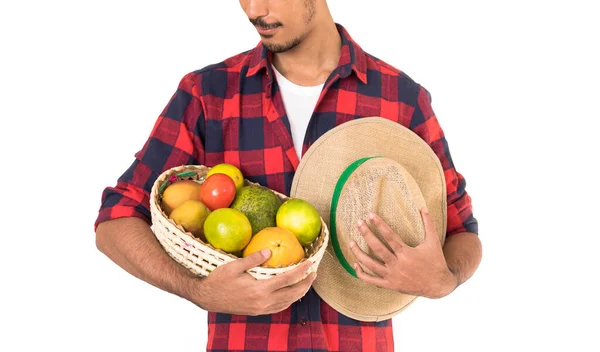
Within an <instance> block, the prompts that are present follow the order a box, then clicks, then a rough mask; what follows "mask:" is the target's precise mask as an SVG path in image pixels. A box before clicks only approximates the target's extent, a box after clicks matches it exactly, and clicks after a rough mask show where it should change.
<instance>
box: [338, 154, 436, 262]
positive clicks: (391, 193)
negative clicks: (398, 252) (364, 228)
mask: <svg viewBox="0 0 600 352" xmlns="http://www.w3.org/2000/svg"><path fill="white" fill-rule="evenodd" d="M423 207H425V199H424V198H423V195H422V193H421V190H420V189H419V186H418V185H417V182H416V181H415V180H414V178H413V177H412V176H411V175H410V173H409V172H408V171H407V170H406V169H405V168H404V167H402V166H401V165H400V164H399V163H397V162H395V161H394V160H391V159H388V158H383V157H382V158H371V159H369V160H367V161H365V162H364V163H362V164H361V165H360V166H358V168H356V170H354V171H353V172H352V174H351V175H350V176H349V177H348V179H347V180H346V182H345V184H344V187H343V189H342V191H341V193H340V195H339V200H338V202H337V209H336V212H335V216H336V226H337V228H336V230H335V231H336V236H337V240H338V242H339V244H340V249H341V252H342V253H343V256H344V258H345V260H346V261H347V262H348V263H349V264H350V265H351V266H352V265H353V264H354V262H355V258H354V255H353V254H352V252H351V250H350V245H349V244H350V240H354V241H355V242H356V244H357V245H358V246H359V247H360V248H361V249H362V250H363V251H364V252H365V253H367V254H368V255H370V256H371V257H373V258H375V259H378V260H379V259H380V258H378V257H377V256H376V255H375V254H374V253H373V252H372V250H371V249H370V248H369V245H368V244H367V242H366V240H365V239H364V237H363V236H362V235H361V233H360V231H359V230H358V226H357V225H356V222H357V220H358V219H363V220H366V221H367V224H368V225H370V226H369V227H370V228H371V230H372V231H373V233H374V234H375V235H376V236H377V237H378V238H379V239H380V240H381V242H382V243H384V244H385V245H387V242H386V241H385V239H384V238H383V237H382V235H381V234H380V233H379V231H378V230H377V228H376V227H375V226H373V225H371V224H370V223H369V221H368V219H367V215H368V214H369V213H374V214H377V215H378V216H379V217H381V219H382V220H383V221H384V222H385V223H386V224H387V225H388V226H389V227H390V228H391V229H392V231H393V232H394V234H396V235H397V236H399V237H400V238H401V239H402V241H404V242H405V243H406V244H407V245H409V246H412V247H414V246H416V245H418V244H419V243H421V242H422V241H423V239H424V238H425V230H424V227H423V222H422V220H421V215H420V209H421V208H423ZM365 269H366V268H365ZM367 272H368V271H367Z"/></svg>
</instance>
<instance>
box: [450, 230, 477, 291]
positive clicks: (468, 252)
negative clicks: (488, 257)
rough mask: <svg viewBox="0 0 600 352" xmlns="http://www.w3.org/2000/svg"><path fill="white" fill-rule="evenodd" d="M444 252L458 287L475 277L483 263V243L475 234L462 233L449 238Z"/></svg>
mask: <svg viewBox="0 0 600 352" xmlns="http://www.w3.org/2000/svg"><path fill="white" fill-rule="evenodd" d="M443 250H444V256H445V258H446V263H447V264H448V269H450V271H451V272H452V273H453V274H454V276H455V277H456V279H457V281H458V285H460V284H462V283H464V282H465V281H467V280H468V279H469V278H470V277H471V276H473V274H474V273H475V270H477V267H478V266H479V263H480V262H481V255H482V251H481V242H480V240H479V236H477V235H476V234H474V233H470V232H462V233H457V234H454V235H452V236H449V237H447V238H446V241H445V243H444V248H443Z"/></svg>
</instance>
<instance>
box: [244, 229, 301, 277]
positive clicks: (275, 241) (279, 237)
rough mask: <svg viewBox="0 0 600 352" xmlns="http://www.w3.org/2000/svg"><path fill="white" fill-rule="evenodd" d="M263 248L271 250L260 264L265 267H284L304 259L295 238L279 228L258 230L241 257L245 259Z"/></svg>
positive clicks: (287, 231) (289, 232) (290, 233)
mask: <svg viewBox="0 0 600 352" xmlns="http://www.w3.org/2000/svg"><path fill="white" fill-rule="evenodd" d="M265 248H268V249H270V250H271V257H270V258H269V260H267V261H266V262H265V263H263V264H262V266H265V267H270V268H276V267H280V266H282V267H285V266H289V265H292V264H296V263H298V262H299V261H301V260H302V258H304V249H303V248H302V246H301V245H300V242H298V239H297V238H296V236H294V234H293V233H292V232H291V231H289V230H286V229H282V228H280V227H267V228H265V229H262V230H260V231H259V232H258V233H257V234H256V235H254V237H252V240H250V243H249V244H248V246H247V247H246V248H245V249H244V253H243V256H244V257H247V256H249V255H250V254H252V253H254V252H258V251H261V250H263V249H265Z"/></svg>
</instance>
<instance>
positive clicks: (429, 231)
mask: <svg viewBox="0 0 600 352" xmlns="http://www.w3.org/2000/svg"><path fill="white" fill-rule="evenodd" d="M421 217H422V218H423V226H424V228H425V239H424V240H423V242H424V243H425V242H427V243H430V244H434V243H435V242H438V243H439V237H438V233H437V231H436V230H435V224H434V223H433V218H432V217H431V214H429V210H427V208H423V209H421Z"/></svg>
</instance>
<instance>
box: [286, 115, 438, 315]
mask: <svg viewBox="0 0 600 352" xmlns="http://www.w3.org/2000/svg"><path fill="white" fill-rule="evenodd" d="M370 156H383V157H386V158H388V159H391V160H394V161H396V162H398V163H399V164H401V165H402V166H403V167H404V168H405V169H406V170H407V171H408V172H409V173H410V174H411V176H412V177H413V178H414V179H415V181H416V182H417V184H418V185H419V188H420V190H421V192H422V194H423V197H424V199H425V203H426V205H427V208H428V210H429V213H430V214H431V217H432V219H433V221H434V225H435V228H436V230H437V232H438V235H439V238H440V241H441V243H442V244H443V242H444V240H445V237H446V236H445V235H446V221H447V218H446V212H447V200H446V198H447V196H446V182H445V177H444V170H443V168H442V165H441V164H440V161H439V158H438V157H437V156H436V155H435V153H434V152H433V150H432V149H431V148H430V147H429V145H427V143H425V141H424V140H423V139H421V138H420V137H419V136H418V135H417V134H415V133H414V132H413V131H411V130H410V129H408V128H406V127H404V126H402V125H400V124H398V123H396V122H393V121H390V120H387V119H384V118H381V117H364V118H360V119H357V120H352V121H349V122H346V123H343V124H341V125H339V126H337V127H335V128H333V129H331V130H329V131H328V132H326V133H325V134H323V135H322V136H321V137H320V138H319V139H318V140H317V141H315V143H314V144H313V145H312V146H311V147H310V148H309V149H308V151H307V152H306V153H305V155H304V156H303V158H302V159H301V161H300V164H299V166H298V168H297V170H296V174H295V176H294V180H293V183H292V187H291V191H290V196H291V197H294V198H301V199H304V200H307V201H308V202H310V203H311V204H312V205H313V206H315V208H316V209H317V211H318V212H319V214H320V215H321V216H322V217H323V219H324V220H325V222H326V223H327V225H328V226H330V219H329V217H330V207H331V199H332V194H333V191H334V187H335V184H336V182H337V181H338V179H339V177H340V176H341V174H342V173H343V172H344V170H345V169H346V168H347V166H348V165H350V164H351V163H352V162H354V161H355V160H357V159H360V158H364V157H370ZM356 220H358V219H356ZM313 288H314V289H315V291H316V292H317V294H319V296H320V297H321V298H322V299H323V300H324V301H325V302H326V303H327V304H329V305H330V306H331V307H332V308H334V309H335V310H337V311H338V312H340V313H342V314H344V315H345V316H348V317H350V318H353V319H356V320H360V321H381V320H386V319H389V318H391V317H393V316H395V315H397V314H398V313H400V312H401V311H403V310H404V309H405V308H406V307H407V306H408V305H410V304H411V303H412V302H414V300H415V299H416V297H415V296H411V295H406V294H403V293H400V292H396V291H392V290H389V289H384V288H379V287H376V286H373V285H370V284H367V283H365V282H363V281H362V280H360V279H358V278H355V277H353V276H352V275H350V274H349V273H348V272H347V271H346V270H345V269H344V268H343V267H342V265H341V264H340V263H339V261H338V259H337V257H336V255H335V252H334V249H333V247H332V244H331V241H330V243H329V245H328V247H327V251H326V253H325V255H324V256H323V260H322V261H321V264H320V265H319V270H318V276H317V279H316V280H315V282H314V283H313Z"/></svg>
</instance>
